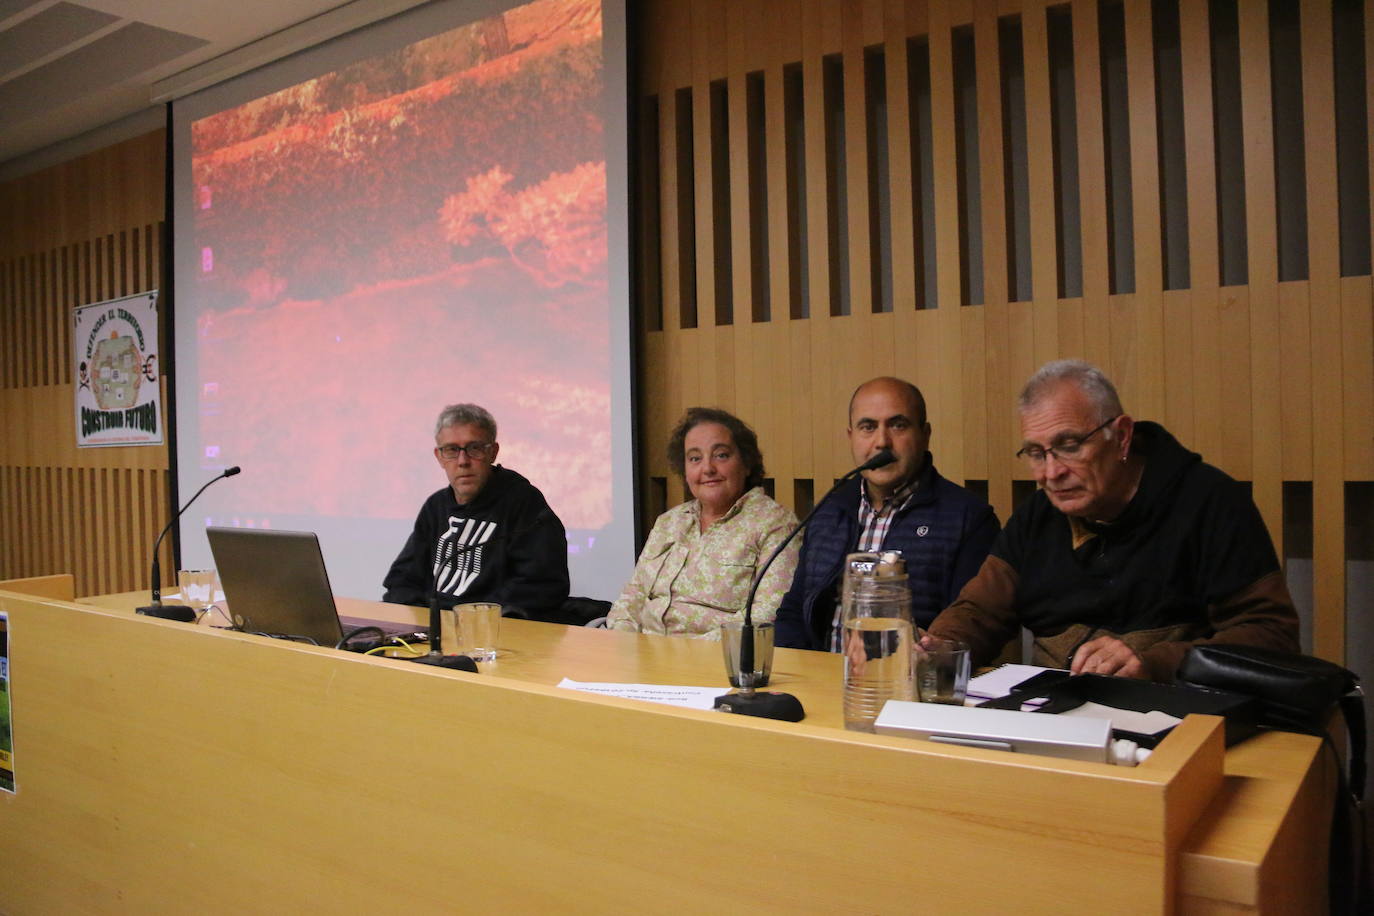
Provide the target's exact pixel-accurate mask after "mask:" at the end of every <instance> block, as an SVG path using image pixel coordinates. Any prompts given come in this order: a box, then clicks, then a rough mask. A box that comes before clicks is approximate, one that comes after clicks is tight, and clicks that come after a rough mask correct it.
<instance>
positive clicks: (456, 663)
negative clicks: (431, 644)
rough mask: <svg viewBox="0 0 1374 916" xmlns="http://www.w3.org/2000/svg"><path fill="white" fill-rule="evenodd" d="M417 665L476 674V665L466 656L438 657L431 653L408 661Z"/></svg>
mask: <svg viewBox="0 0 1374 916" xmlns="http://www.w3.org/2000/svg"><path fill="white" fill-rule="evenodd" d="M408 661H412V662H415V663H416V664H417V665H434V666H435V667H437V668H452V669H453V670H455V671H470V672H472V673H473V674H476V673H477V663H476V662H475V661H473V660H472V659H471V658H469V657H468V656H466V655H440V654H439V653H437V652H431V653H429V654H428V655H421V656H420V657H418V658H412V659H408Z"/></svg>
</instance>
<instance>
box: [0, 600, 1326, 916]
mask: <svg viewBox="0 0 1374 916" xmlns="http://www.w3.org/2000/svg"><path fill="white" fill-rule="evenodd" d="M143 597H144V596H143V595H142V594H141V593H140V594H135V595H115V596H108V597H104V598H96V599H87V600H85V601H83V602H79V603H78V602H67V601H62V600H58V599H53V598H44V597H36V596H31V595H30V596H26V595H19V594H15V593H8V592H4V591H0V611H5V612H7V613H8V614H9V653H10V676H11V684H10V686H11V698H12V718H13V731H14V753H15V757H14V763H15V771H16V781H17V784H18V792H17V794H15V795H8V794H0V912H5V913H25V912H56V911H62V912H73V911H76V912H81V911H85V912H129V911H138V912H187V911H209V912H227V911H236V912H244V911H247V912H300V911H304V910H307V909H309V910H323V911H326V912H353V911H388V910H399V909H401V908H403V907H404V908H405V909H407V910H414V911H419V912H450V911H458V910H494V909H505V910H507V911H510V912H529V911H552V912H628V911H636V912H642V911H655V912H681V911H690V912H697V911H725V912H737V911H745V910H750V911H767V912H773V911H778V912H793V911H841V912H898V911H912V910H917V911H922V912H987V911H1004V910H1009V909H1013V908H1014V909H1016V910H1019V911H1030V912H1053V913H1076V912H1132V913H1135V912H1171V911H1181V912H1256V911H1258V912H1276V913H1277V912H1283V913H1294V912H1319V911H1321V910H1322V909H1323V908H1324V905H1325V892H1324V888H1323V884H1324V878H1325V861H1326V857H1325V852H1324V850H1325V844H1326V829H1327V825H1328V821H1329V806H1330V800H1331V797H1332V794H1331V793H1332V792H1333V791H1334V790H1333V786H1332V779H1331V774H1330V773H1329V772H1328V769H1329V767H1328V766H1327V764H1326V761H1325V759H1324V758H1322V757H1321V755H1320V750H1319V744H1318V742H1317V741H1316V740H1315V739H1311V738H1306V737H1302V736H1297V735H1287V734H1268V735H1263V736H1260V737H1257V738H1254V739H1251V740H1250V741H1248V742H1246V743H1244V744H1242V745H1239V746H1237V747H1236V748H1233V749H1231V750H1230V751H1226V750H1224V748H1223V747H1222V742H1221V728H1220V720H1217V719H1213V718H1209V717H1201V716H1199V717H1191V718H1190V719H1188V720H1187V721H1186V722H1185V723H1184V724H1183V725H1182V726H1180V727H1179V728H1178V729H1176V730H1175V732H1174V733H1173V734H1172V735H1171V736H1170V737H1169V738H1168V739H1167V740H1166V741H1165V742H1164V743H1163V744H1162V745H1161V746H1160V748H1159V749H1158V750H1157V751H1156V753H1155V754H1154V756H1152V757H1151V758H1150V760H1149V761H1147V762H1146V764H1145V765H1142V766H1141V767H1137V768H1133V769H1132V768H1123V767H1113V766H1110V765H1106V764H1090V763H1082V762H1075V761H1066V760H1056V759H1053V758H1046V757H1036V756H1032V755H1024V754H1006V753H1000V752H996V751H985V750H979V749H974V748H957V747H943V746H936V745H931V744H927V743H923V742H916V741H910V740H905V739H899V738H889V737H885V736H874V735H860V734H855V733H851V732H846V731H845V730H844V729H843V726H842V720H841V714H840V692H839V668H838V665H839V659H838V658H837V657H835V656H829V655H826V654H822V653H810V652H797V651H788V650H779V651H778V653H777V655H776V657H775V661H774V683H773V687H774V688H775V689H779V690H785V691H787V692H790V693H793V694H795V695H796V696H797V697H798V698H799V699H801V701H802V702H803V704H804V705H805V707H806V710H807V718H806V721H804V722H801V723H796V724H793V723H779V722H768V721H762V720H756V719H749V718H747V717H742V716H730V715H725V714H722V713H716V712H702V711H696V710H685V709H677V708H673V707H668V706H661V705H656V704H648V703H639V702H635V701H631V700H622V699H616V698H608V697H600V696H592V695H588V694H582V693H577V692H573V691H568V690H563V689H559V688H557V687H555V686H554V685H556V684H557V683H558V682H559V681H560V680H562V679H563V678H564V677H568V678H572V679H574V680H581V681H614V682H630V683H660V684H689V685H703V686H705V685H711V684H723V681H724V672H723V665H722V662H721V658H720V649H719V646H718V645H717V644H714V643H702V642H697V641H693V640H682V639H668V638H661V637H648V636H636V635H630V634H622V633H614V632H609V631H605V630H586V629H581V628H570V627H563V626H558V625H554V624H542V623H531V622H526V621H518V620H514V621H513V620H506V621H503V624H502V631H501V639H500V645H501V652H500V655H499V656H498V658H497V660H496V661H495V662H492V663H490V664H486V665H483V671H482V672H481V673H480V674H476V675H472V674H465V673H462V672H453V671H446V670H438V669H434V668H429V667H425V666H419V665H414V664H411V663H408V662H404V661H399V660H390V659H381V658H372V657H363V656H360V655H355V654H351V653H343V652H335V651H333V650H330V649H322V648H317V647H313V646H303V645H299V644H294V643H287V642H283V641H280V640H269V639H264V638H261V637H254V636H248V635H245V634H239V633H231V632H227V631H220V630H213V629H209V628H205V627H196V626H191V625H187V624H178V623H171V622H166V621H159V620H151V619H148V618H143V617H137V616H135V615H134V614H132V612H131V609H132V608H133V607H134V606H135V605H136V604H138V603H141V601H142V599H143ZM339 604H340V611H341V613H343V614H346V615H352V616H360V617H374V618H381V619H390V620H396V621H401V622H412V621H413V622H416V623H422V622H423V620H422V616H423V612H422V611H420V610H419V609H415V608H407V607H401V606H396V605H383V604H379V603H375V602H362V601H355V600H349V599H340V601H339Z"/></svg>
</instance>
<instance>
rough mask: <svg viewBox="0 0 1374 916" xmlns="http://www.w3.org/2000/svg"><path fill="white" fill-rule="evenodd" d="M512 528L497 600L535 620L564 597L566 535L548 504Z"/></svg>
mask: <svg viewBox="0 0 1374 916" xmlns="http://www.w3.org/2000/svg"><path fill="white" fill-rule="evenodd" d="M514 528H515V531H516V534H515V535H514V536H513V538H512V540H511V542H510V544H508V545H507V547H506V557H507V562H506V569H505V570H503V576H502V581H501V586H500V592H499V594H500V603H501V604H502V605H503V606H510V607H515V608H519V609H520V610H522V611H524V612H526V613H528V614H530V615H531V616H534V617H535V618H536V619H538V618H539V617H540V616H543V615H547V614H549V613H552V612H554V611H557V610H558V608H559V606H561V605H562V604H563V602H564V601H565V600H567V597H568V538H567V534H566V532H565V530H564V528H563V523H562V522H561V521H560V520H559V518H558V516H557V515H555V514H554V512H553V510H552V509H550V508H548V506H541V507H540V508H539V509H538V510H537V514H536V516H535V518H534V519H533V521H532V522H529V523H527V524H526V523H520V522H517V523H516V524H515V525H514ZM521 529H524V530H523V531H522V530H521Z"/></svg>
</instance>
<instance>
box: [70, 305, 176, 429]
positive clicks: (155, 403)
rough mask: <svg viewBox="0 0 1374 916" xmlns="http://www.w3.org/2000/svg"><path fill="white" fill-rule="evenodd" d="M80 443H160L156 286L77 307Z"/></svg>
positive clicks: (75, 335) (74, 340)
mask: <svg viewBox="0 0 1374 916" xmlns="http://www.w3.org/2000/svg"><path fill="white" fill-rule="evenodd" d="M72 317H73V320H74V322H75V330H74V333H73V334H72V345H73V346H74V347H75V348H76V352H75V354H74V357H75V358H74V359H73V360H72V365H73V366H74V367H75V369H76V379H75V384H76V444H77V446H79V447H86V446H97V445H158V444H160V443H161V442H162V399H161V394H160V391H159V388H160V386H159V385H158V382H157V379H158V347H157V340H158V338H157V290H153V291H152V292H148V293H139V294H138V295H136V296H128V297H126V298H123V299H111V300H110V301H109V302H98V303H96V304H94V305H83V306H79V307H78V308H75V309H73V310H72Z"/></svg>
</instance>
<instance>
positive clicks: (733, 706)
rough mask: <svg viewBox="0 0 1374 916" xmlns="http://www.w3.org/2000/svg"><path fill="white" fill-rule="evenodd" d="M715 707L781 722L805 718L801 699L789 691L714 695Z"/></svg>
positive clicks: (742, 714) (723, 710) (798, 720)
mask: <svg viewBox="0 0 1374 916" xmlns="http://www.w3.org/2000/svg"><path fill="white" fill-rule="evenodd" d="M714 705H715V708H716V709H719V710H720V711H721V712H733V713H736V714H738V715H741V716H757V717H758V718H760V719H781V720H782V721H783V722H800V721H801V720H802V719H804V718H806V712H805V711H804V710H803V709H802V704H801V701H800V700H798V699H797V698H796V697H794V696H792V694H790V693H770V692H768V691H764V692H762V693H760V692H758V691H750V692H748V693H727V694H723V695H722V696H718V697H716V701H715V704H714Z"/></svg>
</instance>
